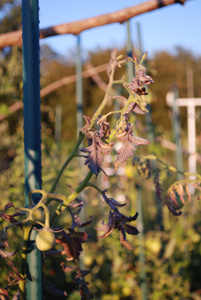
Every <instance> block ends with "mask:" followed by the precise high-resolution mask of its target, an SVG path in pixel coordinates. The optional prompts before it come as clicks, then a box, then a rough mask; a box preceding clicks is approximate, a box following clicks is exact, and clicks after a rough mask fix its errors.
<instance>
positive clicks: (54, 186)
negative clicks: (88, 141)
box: [49, 132, 84, 193]
mask: <svg viewBox="0 0 201 300" xmlns="http://www.w3.org/2000/svg"><path fill="white" fill-rule="evenodd" d="M83 139H84V134H83V133H82V132H80V134H79V137H78V140H77V142H76V145H75V147H74V149H73V151H72V152H71V154H70V155H69V157H68V158H67V160H66V161H65V163H64V164H63V166H62V167H61V169H60V171H59V172H58V174H57V176H56V178H55V180H54V182H53V184H52V187H51V189H50V191H49V192H50V193H54V191H55V189H56V186H57V183H58V181H59V179H60V177H61V175H62V174H63V172H64V170H65V168H66V167H67V165H68V164H69V163H70V161H71V160H72V159H73V158H74V157H75V156H76V155H77V152H78V149H79V146H80V144H81V143H82V141H83Z"/></svg>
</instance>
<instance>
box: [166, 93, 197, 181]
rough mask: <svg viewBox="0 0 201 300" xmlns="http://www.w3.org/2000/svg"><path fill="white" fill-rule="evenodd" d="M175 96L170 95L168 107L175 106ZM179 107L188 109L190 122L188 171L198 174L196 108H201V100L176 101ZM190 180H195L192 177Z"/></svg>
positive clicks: (182, 99) (168, 95)
mask: <svg viewBox="0 0 201 300" xmlns="http://www.w3.org/2000/svg"><path fill="white" fill-rule="evenodd" d="M173 97H174V94H173V93H168V94H167V97H166V102H167V105H168V106H172V105H173V100H174V98H173ZM176 104H177V105H178V106H186V107H187V122H188V153H189V157H188V169H189V173H196V122H195V107H196V106H201V98H178V99H177V100H176ZM190 179H195V176H191V177H190Z"/></svg>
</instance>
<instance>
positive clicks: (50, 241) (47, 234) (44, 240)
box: [36, 228, 55, 251]
mask: <svg viewBox="0 0 201 300" xmlns="http://www.w3.org/2000/svg"><path fill="white" fill-rule="evenodd" d="M54 244H55V235H54V233H53V232H51V231H50V230H49V229H46V228H43V229H42V230H41V231H39V232H38V234H37V235H36V246H37V248H38V249H39V250H40V251H47V250H50V249H51V248H52V247H53V246H54Z"/></svg>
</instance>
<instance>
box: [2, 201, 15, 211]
mask: <svg viewBox="0 0 201 300" xmlns="http://www.w3.org/2000/svg"><path fill="white" fill-rule="evenodd" d="M11 207H14V204H13V203H12V202H9V203H7V204H6V205H5V206H4V210H3V211H6V210H7V209H9V208H11Z"/></svg>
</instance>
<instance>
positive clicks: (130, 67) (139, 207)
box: [126, 20, 147, 300]
mask: <svg viewBox="0 0 201 300" xmlns="http://www.w3.org/2000/svg"><path fill="white" fill-rule="evenodd" d="M126 28H127V40H126V50H127V55H128V56H132V48H133V45H132V38H131V31H130V20H128V21H126ZM128 63H129V62H128ZM133 77H134V68H133V64H128V65H127V78H128V81H131V80H132V78H133ZM136 189H137V211H138V212H139V217H138V219H137V224H138V228H139V231H140V234H139V239H140V246H139V248H140V249H139V250H140V251H139V261H140V280H141V282H140V287H141V290H142V300H147V285H146V272H145V256H144V246H143V240H144V233H143V211H142V188H141V186H140V185H137V184H136Z"/></svg>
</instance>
